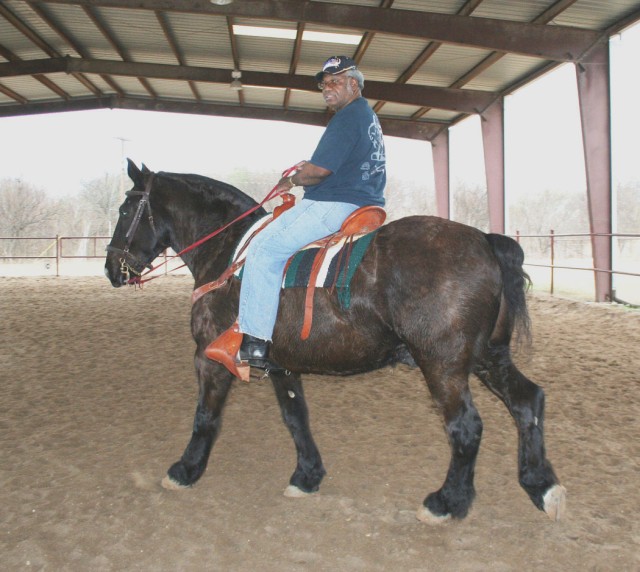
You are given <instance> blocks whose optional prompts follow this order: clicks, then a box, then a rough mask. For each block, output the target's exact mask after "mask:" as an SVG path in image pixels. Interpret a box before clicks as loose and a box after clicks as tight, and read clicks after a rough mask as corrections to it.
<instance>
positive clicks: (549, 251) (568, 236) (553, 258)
mask: <svg viewBox="0 0 640 572" xmlns="http://www.w3.org/2000/svg"><path fill="white" fill-rule="evenodd" d="M596 237H607V238H611V239H615V240H616V244H617V246H618V250H617V251H616V249H615V248H614V249H613V251H614V252H613V254H614V257H613V261H612V269H611V270H609V269H605V268H595V267H594V266H572V265H567V264H562V263H560V264H558V263H557V260H558V247H559V246H560V247H561V248H562V247H564V250H565V252H564V256H563V257H562V258H561V259H566V258H591V244H592V242H593V239H594V238H596ZM513 238H515V239H516V240H517V241H518V242H519V243H521V244H522V242H523V241H522V239H536V241H538V244H537V245H533V246H532V248H531V249H529V248H525V251H526V252H527V257H529V255H530V254H531V253H532V252H533V253H535V254H537V255H538V256H540V258H547V260H548V263H547V262H544V263H542V262H528V261H527V260H526V259H525V266H533V267H538V268H548V269H549V293H550V294H553V293H554V291H555V278H556V270H572V271H582V272H584V271H589V272H592V273H593V274H594V276H595V274H596V273H598V272H601V273H606V274H611V275H612V276H632V277H635V278H640V241H639V242H635V243H634V244H633V246H634V247H635V248H631V250H633V251H634V252H633V254H632V255H631V256H630V257H629V259H630V261H631V262H630V263H631V264H633V266H634V269H637V271H633V272H631V271H627V270H623V269H621V268H616V267H615V266H616V258H620V250H621V248H620V246H621V241H627V239H629V243H631V242H632V241H634V240H636V241H637V240H638V239H640V234H636V233H611V234H603V233H556V232H554V231H553V230H551V231H549V234H521V233H520V232H519V231H516V234H515V235H513ZM576 239H583V243H585V244H584V245H583V248H582V256H580V247H579V246H577V245H576V242H577V241H576ZM584 239H589V240H588V241H586V240H584ZM572 242H573V244H571V243H572ZM567 245H569V247H567ZM614 246H615V245H614ZM622 246H625V244H623V245H622ZM567 251H572V252H569V253H568V252H567ZM616 254H617V256H615V255H616ZM636 292H638V293H640V283H639V284H638V287H637V288H636ZM610 301H613V302H621V303H625V304H626V303H628V302H625V301H624V300H620V299H617V297H616V291H615V288H614V289H613V291H612V293H611V296H610ZM629 305H636V304H631V303H629Z"/></svg>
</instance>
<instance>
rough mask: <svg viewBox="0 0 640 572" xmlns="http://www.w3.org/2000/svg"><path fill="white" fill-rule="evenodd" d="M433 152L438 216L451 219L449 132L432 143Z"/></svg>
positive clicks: (442, 134)
mask: <svg viewBox="0 0 640 572" xmlns="http://www.w3.org/2000/svg"><path fill="white" fill-rule="evenodd" d="M431 148H432V151H433V172H434V176H435V182H436V208H437V214H438V216H439V217H442V218H446V219H448V218H451V203H450V186H449V185H450V182H449V130H448V129H446V130H445V131H442V132H441V133H440V134H439V135H437V136H436V137H435V138H434V139H433V140H432V141H431Z"/></svg>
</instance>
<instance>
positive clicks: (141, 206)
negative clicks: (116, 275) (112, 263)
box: [107, 173, 156, 281]
mask: <svg viewBox="0 0 640 572" xmlns="http://www.w3.org/2000/svg"><path fill="white" fill-rule="evenodd" d="M154 178H155V173H151V176H150V177H149V179H148V180H147V184H146V185H145V187H144V191H136V190H133V189H132V190H130V191H127V192H126V193H125V194H126V195H127V197H131V196H137V195H140V196H141V197H140V202H139V203H138V209H137V210H136V214H135V216H134V217H133V220H132V221H131V224H130V225H129V229H128V230H127V233H126V234H125V238H126V240H127V242H126V245H125V247H124V250H123V249H121V248H116V247H115V246H111V245H108V246H107V251H109V252H117V253H119V254H121V255H122V256H121V257H120V272H121V273H122V274H123V275H124V276H125V279H126V280H127V281H129V278H130V276H131V274H135V275H136V276H140V274H141V273H142V270H140V272H138V271H137V270H136V269H135V268H134V267H133V266H132V264H133V265H137V266H138V267H140V268H141V269H142V268H144V267H149V266H150V265H149V264H147V263H145V262H143V261H142V260H140V259H139V258H138V257H137V256H135V255H133V254H131V252H129V249H130V248H131V244H132V243H133V238H134V236H135V234H136V231H137V230H138V226H139V225H140V220H141V219H142V215H143V214H144V211H145V209H146V210H148V211H149V224H150V225H151V230H152V231H153V234H154V235H155V234H156V228H155V225H154V224H153V214H152V213H151V203H150V202H149V195H150V193H151V185H152V184H153V179H154Z"/></svg>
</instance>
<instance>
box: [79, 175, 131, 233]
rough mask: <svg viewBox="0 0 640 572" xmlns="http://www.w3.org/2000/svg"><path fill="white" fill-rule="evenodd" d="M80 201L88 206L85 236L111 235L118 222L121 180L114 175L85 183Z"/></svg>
mask: <svg viewBox="0 0 640 572" xmlns="http://www.w3.org/2000/svg"><path fill="white" fill-rule="evenodd" d="M80 199H81V201H82V202H83V203H84V204H85V205H86V218H85V219H84V225H83V226H84V229H83V234H84V236H90V235H111V233H112V231H113V228H114V226H115V223H116V221H117V220H118V207H119V205H120V203H121V202H122V200H121V197H120V178H119V176H118V175H115V174H112V173H105V174H104V175H103V176H102V177H99V178H97V179H92V180H91V181H87V182H85V183H83V186H82V189H81V190H80Z"/></svg>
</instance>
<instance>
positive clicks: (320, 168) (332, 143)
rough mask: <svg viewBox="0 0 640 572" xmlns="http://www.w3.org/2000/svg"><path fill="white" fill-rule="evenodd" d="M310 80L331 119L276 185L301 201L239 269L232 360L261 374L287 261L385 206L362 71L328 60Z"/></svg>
mask: <svg viewBox="0 0 640 572" xmlns="http://www.w3.org/2000/svg"><path fill="white" fill-rule="evenodd" d="M316 79H317V80H318V87H319V88H320V89H321V90H322V97H323V98H324V100H325V102H326V104H327V106H328V107H329V108H330V109H332V110H333V111H335V115H334V116H333V118H332V119H331V121H330V122H329V124H328V125H327V128H326V130H325V132H324V133H323V135H322V137H321V139H320V142H319V143H318V146H317V148H316V150H315V151H314V153H313V156H312V157H311V159H310V160H309V161H306V162H304V163H302V165H301V167H300V168H299V170H298V171H297V172H296V173H295V174H294V175H293V176H291V177H284V178H282V179H280V181H278V184H277V191H278V192H286V191H288V190H290V189H291V188H293V187H296V186H303V187H304V191H305V193H304V196H303V199H302V200H301V201H300V202H299V203H298V204H297V205H295V206H294V207H292V208H291V209H289V210H287V211H285V212H284V213H283V214H281V215H280V216H279V217H278V218H277V219H275V220H274V221H273V222H271V223H270V224H269V225H268V226H267V227H266V228H265V229H264V230H262V231H261V232H260V233H259V234H258V235H257V236H256V237H255V238H254V239H253V240H252V241H251V243H250V245H249V247H248V251H247V257H246V261H245V265H244V273H243V276H242V285H241V289H240V308H239V315H238V326H239V330H240V332H242V333H243V338H242V344H241V346H240V351H239V355H238V358H239V360H240V361H248V362H249V365H252V366H255V367H260V368H263V369H275V368H277V366H276V365H275V364H273V363H272V362H270V361H269V359H268V357H269V346H270V343H271V336H272V333H273V329H274V325H275V322H276V316H277V313H278V304H279V300H280V288H281V284H282V274H283V272H284V268H285V266H286V263H287V260H288V259H289V258H290V257H291V256H292V255H293V254H295V252H297V251H298V250H299V249H300V248H302V247H303V246H305V245H307V244H309V243H310V242H313V241H315V240H318V239H320V238H323V237H325V236H328V235H329V234H332V233H334V232H336V231H337V230H339V229H340V227H341V225H342V223H343V222H344V220H345V219H346V218H347V217H348V216H349V215H350V214H351V213H352V212H353V211H354V210H356V209H357V208H358V207H361V206H366V205H379V206H383V205H384V198H383V192H384V187H385V184H386V169H385V149H384V140H383V137H382V129H381V128H380V122H379V121H378V117H377V116H376V114H375V113H374V111H373V110H372V109H371V107H370V106H369V104H368V103H367V101H366V100H365V99H364V98H363V97H362V89H363V87H364V76H363V75H362V72H361V71H360V70H358V68H357V66H356V63H355V62H354V61H353V60H352V59H351V58H349V57H346V56H334V57H331V58H329V59H328V60H327V61H326V62H325V63H324V65H323V67H322V71H320V72H318V73H317V74H316Z"/></svg>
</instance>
